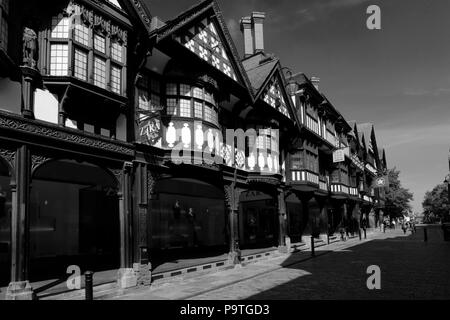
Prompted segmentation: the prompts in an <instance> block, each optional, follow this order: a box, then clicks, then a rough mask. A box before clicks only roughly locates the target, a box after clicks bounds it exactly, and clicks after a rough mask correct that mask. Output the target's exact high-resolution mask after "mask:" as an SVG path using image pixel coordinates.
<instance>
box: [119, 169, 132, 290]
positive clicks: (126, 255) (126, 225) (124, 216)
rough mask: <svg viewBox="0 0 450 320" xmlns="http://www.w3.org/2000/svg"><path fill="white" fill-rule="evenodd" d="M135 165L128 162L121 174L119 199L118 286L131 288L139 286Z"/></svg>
mask: <svg viewBox="0 0 450 320" xmlns="http://www.w3.org/2000/svg"><path fill="white" fill-rule="evenodd" d="M132 169H133V164H132V163H130V162H126V163H125V164H124V166H123V170H122V174H121V176H122V177H121V188H120V191H119V194H118V197H119V216H120V269H119V272H118V285H119V287H121V288H129V287H134V286H136V285H137V276H136V274H135V272H134V270H133V268H132V267H133V254H132V252H133V248H132V247H131V246H132V235H133V234H132V224H131V223H132V217H131V211H132V209H131V203H132V196H131V183H130V180H131V174H132Z"/></svg>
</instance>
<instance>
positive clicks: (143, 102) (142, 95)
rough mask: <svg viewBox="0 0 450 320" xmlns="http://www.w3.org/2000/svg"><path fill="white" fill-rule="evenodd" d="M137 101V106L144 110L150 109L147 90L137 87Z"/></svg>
mask: <svg viewBox="0 0 450 320" xmlns="http://www.w3.org/2000/svg"><path fill="white" fill-rule="evenodd" d="M138 95H139V97H138V101H139V108H140V109H144V110H149V109H150V101H149V100H148V93H147V90H143V89H139V90H138Z"/></svg>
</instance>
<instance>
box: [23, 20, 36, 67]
mask: <svg viewBox="0 0 450 320" xmlns="http://www.w3.org/2000/svg"><path fill="white" fill-rule="evenodd" d="M37 61H38V42H37V35H36V32H34V31H33V30H32V29H30V28H27V27H25V29H24V31H23V64H24V65H25V66H28V67H30V68H33V69H36V64H37Z"/></svg>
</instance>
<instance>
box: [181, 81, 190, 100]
mask: <svg viewBox="0 0 450 320" xmlns="http://www.w3.org/2000/svg"><path fill="white" fill-rule="evenodd" d="M180 94H181V95H182V96H189V97H190V96H191V86H189V85H187V84H180Z"/></svg>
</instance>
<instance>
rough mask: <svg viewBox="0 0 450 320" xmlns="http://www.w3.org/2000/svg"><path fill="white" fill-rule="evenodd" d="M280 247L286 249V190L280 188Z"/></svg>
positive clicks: (282, 249) (283, 250)
mask: <svg viewBox="0 0 450 320" xmlns="http://www.w3.org/2000/svg"><path fill="white" fill-rule="evenodd" d="M277 196H278V227H279V232H278V235H279V236H278V247H279V249H280V251H282V252H285V251H286V223H287V216H286V200H285V198H284V191H283V190H278V195H277Z"/></svg>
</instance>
